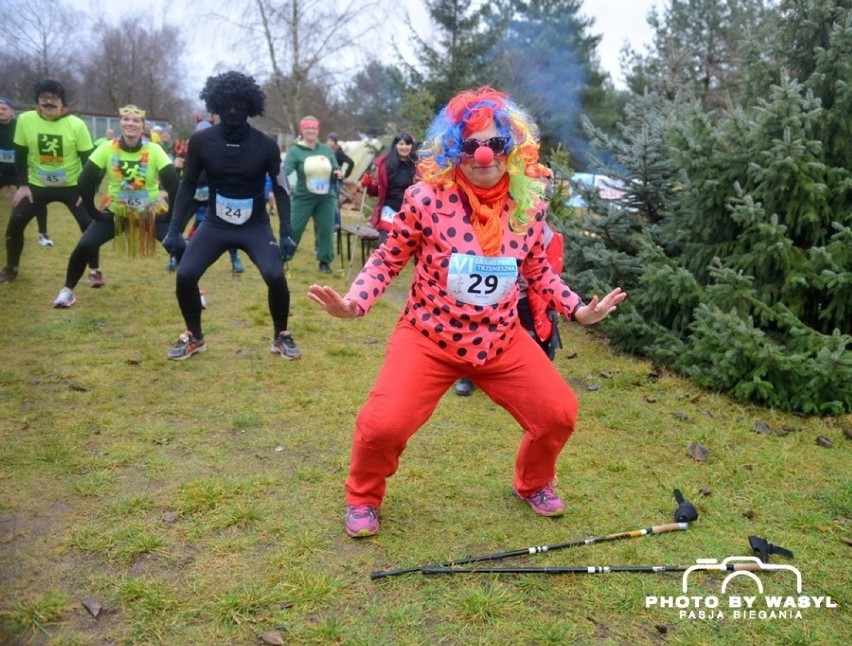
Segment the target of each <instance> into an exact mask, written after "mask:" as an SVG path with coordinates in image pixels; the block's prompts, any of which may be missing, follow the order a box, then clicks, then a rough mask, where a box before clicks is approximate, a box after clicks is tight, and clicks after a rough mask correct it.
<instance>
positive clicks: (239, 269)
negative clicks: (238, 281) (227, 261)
mask: <svg viewBox="0 0 852 646" xmlns="http://www.w3.org/2000/svg"><path fill="white" fill-rule="evenodd" d="M231 269H232V270H233V272H234V273H235V274H241V273H243V272H244V271H245V270H246V269H245V267H243V261H242V260H240V257H239V256H238V255H237V254H234V255H233V256H231Z"/></svg>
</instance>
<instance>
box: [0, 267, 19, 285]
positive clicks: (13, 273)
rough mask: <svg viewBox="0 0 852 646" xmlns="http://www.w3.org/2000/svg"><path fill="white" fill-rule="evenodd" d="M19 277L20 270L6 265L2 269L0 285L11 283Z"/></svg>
mask: <svg viewBox="0 0 852 646" xmlns="http://www.w3.org/2000/svg"><path fill="white" fill-rule="evenodd" d="M17 277H18V270H17V269H16V268H15V267H10V266H9V265H6V266H5V267H3V269H0V284H2V283H11V282H12V281H13V280H15V279H16V278H17Z"/></svg>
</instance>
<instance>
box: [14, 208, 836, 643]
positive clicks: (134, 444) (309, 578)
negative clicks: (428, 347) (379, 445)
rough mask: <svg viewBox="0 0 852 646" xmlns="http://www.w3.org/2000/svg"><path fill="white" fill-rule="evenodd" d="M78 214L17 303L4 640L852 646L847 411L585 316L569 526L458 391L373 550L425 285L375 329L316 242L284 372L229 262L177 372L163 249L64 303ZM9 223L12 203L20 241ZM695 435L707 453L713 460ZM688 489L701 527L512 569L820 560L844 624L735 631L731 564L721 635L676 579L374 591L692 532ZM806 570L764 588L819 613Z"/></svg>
mask: <svg viewBox="0 0 852 646" xmlns="http://www.w3.org/2000/svg"><path fill="white" fill-rule="evenodd" d="M63 209H64V207H52V208H51V210H50V218H49V225H50V232H51V235H52V236H53V238H54V240H55V242H56V246H55V247H53V248H47V249H45V248H41V247H39V246H38V245H37V244H36V227H35V223H32V224H31V225H30V227H29V228H28V229H27V244H26V248H25V250H24V255H23V260H22V269H21V273H20V277H19V278H18V280H17V281H15V282H14V283H11V284H7V285H0V347H2V362H0V492H2V493H0V589H2V591H3V593H2V595H0V613H2V614H0V643H3V644H19V643H20V644H24V643H32V644H61V645H63V646H65V645H75V644H79V645H83V644H86V645H88V644H102V645H106V644H167V645H184V644H205V645H209V644H260V643H287V644H364V645H368V644H369V645H374V644H379V645H381V644H386V645H396V644H402V645H408V644H411V645H415V644H417V645H419V644H447V645H463V644H495V645H504V644H512V645H515V644H524V645H539V644H553V645H561V644H742V645H746V644H845V643H847V640H848V637H849V635H850V634H852V629H850V628H852V627H851V626H850V614H849V604H850V600H852V599H850V592H849V591H850V586H849V555H850V546H849V543H850V539H852V509H851V508H850V507H852V505H850V500H852V496H850V472H852V469H850V467H852V460H850V444H852V440H850V439H849V435H850V433H852V430H850V429H852V419H850V418H849V417H848V416H847V417H845V418H840V419H816V418H802V417H795V416H789V415H782V414H779V413H776V412H773V411H767V410H764V409H760V408H756V407H752V406H741V405H738V404H735V403H732V402H731V401H729V400H728V399H726V398H724V397H720V396H718V395H716V394H713V393H710V392H706V391H702V390H700V389H698V388H696V387H694V386H693V385H691V384H690V383H689V382H687V381H684V380H682V379H680V378H678V377H676V376H672V375H669V374H664V373H662V374H661V373H659V372H658V371H656V370H654V369H653V368H652V366H650V365H649V364H648V363H646V362H644V361H640V360H637V359H634V358H631V357H626V356H616V355H614V354H613V353H612V351H611V350H610V348H609V347H608V346H607V344H606V342H605V340H604V339H601V338H599V337H598V336H597V335H596V334H595V333H594V331H592V330H586V329H584V328H582V327H581V326H577V325H573V324H571V325H568V324H566V325H564V326H563V328H562V336H563V340H564V342H565V345H566V347H565V348H564V349H563V350H562V351H561V352H560V353H559V354H558V356H557V359H556V363H557V365H558V367H559V369H560V371H561V372H562V373H563V375H564V376H565V378H566V379H568V380H569V381H570V382H571V383H572V385H573V386H574V388H575V390H576V392H577V394H578V397H579V400H580V419H579V426H578V430H577V432H576V433H575V435H574V436H573V438H572V439H571V441H570V442H569V444H568V446H567V448H566V450H565V451H564V453H563V454H562V456H561V458H560V462H559V488H560V491H561V493H562V494H563V495H564V497H565V499H566V502H567V504H568V506H569V510H568V513H567V514H566V515H565V516H564V517H562V518H560V519H547V518H540V517H536V516H534V515H533V514H532V513H531V512H530V510H529V509H527V508H526V507H525V506H524V505H522V504H521V503H519V502H518V501H517V500H515V499H513V498H512V496H511V495H510V486H511V479H512V465H513V459H514V453H515V450H516V448H517V446H518V442H519V431H518V428H517V427H516V425H515V424H514V422H513V421H512V420H511V418H510V417H509V416H508V415H507V414H506V413H505V412H504V411H502V410H501V409H499V408H498V407H497V406H495V405H494V404H493V403H491V402H490V401H489V400H488V399H487V397H485V396H484V395H483V394H482V393H481V392H476V393H475V394H474V395H473V396H472V397H470V398H466V399H465V398H459V397H456V396H455V395H454V394H452V392H450V393H448V395H447V396H446V397H445V398H444V399H443V400H442V402H441V404H440V405H439V407H438V409H437V411H436V413H435V415H434V416H433V418H432V419H431V420H430V422H429V423H428V424H427V425H426V426H425V427H424V428H423V429H422V430H421V431H420V432H419V433H418V434H417V435H416V436H415V437H414V439H413V440H412V442H411V443H410V445H409V448H408V450H407V451H406V453H405V454H404V456H403V460H402V464H401V468H400V471H399V473H398V474H397V475H396V476H395V477H394V478H393V479H392V480H391V481H390V486H389V491H388V496H387V498H386V500H385V504H384V506H383V508H382V521H383V529H382V531H381V533H380V534H379V535H378V536H377V537H375V538H372V539H367V540H362V541H354V540H352V539H350V538H348V537H347V536H346V535H345V534H344V533H343V529H342V509H343V480H344V478H345V475H346V472H347V467H348V460H349V445H350V441H351V434H352V427H353V422H354V418H355V415H356V413H357V411H358V409H359V407H360V405H361V404H362V402H363V401H364V399H365V398H366V396H367V393H368V391H369V388H370V386H371V384H372V382H373V379H374V378H375V375H376V373H377V371H378V368H379V366H380V363H381V361H382V358H383V354H384V343H385V340H386V338H387V336H388V334H389V332H390V331H391V329H392V327H393V325H394V323H395V321H396V318H397V316H398V313H399V310H400V307H401V304H402V302H403V301H404V298H405V294H406V291H407V280H406V277H407V276H408V275H409V273H408V272H407V273H406V275H405V276H404V277H403V279H401V280H400V281H398V282H397V283H396V284H395V285H394V286H393V287H392V289H391V290H390V291H389V292H388V294H387V295H386V296H385V298H384V299H383V300H382V301H380V302H379V303H378V304H377V306H376V307H375V308H374V309H373V311H371V312H370V313H369V315H368V316H367V317H366V318H364V319H359V320H357V321H340V320H337V319H333V318H331V317H329V316H327V315H326V314H325V313H324V312H322V311H321V310H320V309H319V308H318V307H316V306H315V305H313V304H312V303H311V302H309V301H308V299H307V297H306V295H305V294H306V290H307V287H308V285H310V284H311V283H312V282H315V281H318V280H320V279H321V275H320V274H318V273H317V271H316V262H315V261H314V259H313V258H312V254H311V253H310V250H311V247H312V240H310V239H306V240H304V241H303V244H302V248H301V249H300V250H299V252H298V254H297V257H296V259H295V260H294V262H293V263H291V267H290V273H291V275H290V285H291V290H292V293H293V303H292V316H291V320H290V329H291V330H292V332H293V334H294V337H295V338H296V340H297V342H298V344H299V346H300V348H301V350H302V351H303V353H304V358H303V359H302V360H301V361H298V362H285V361H282V360H281V359H280V358H278V357H277V356H275V355H272V354H271V353H270V352H269V344H270V341H271V334H272V330H271V323H270V320H269V315H268V312H267V306H266V294H265V289H264V287H263V284H262V281H261V280H260V277H259V275H258V274H257V271H256V270H255V269H254V267H253V266H251V265H250V263H247V271H246V273H245V274H244V275H243V276H242V277H239V278H234V277H232V276H231V274H230V267H229V263H228V261H227V257H225V258H223V259H221V260H220V261H219V262H218V263H217V264H216V265H214V266H213V267H212V268H211V269H210V270H209V272H208V273H207V275H206V276H205V278H204V279H203V281H202V286H203V287H204V289H205V290H206V293H207V298H208V301H209V303H210V308H209V309H208V310H207V312H206V313H205V316H204V321H205V333H206V338H207V342H208V346H209V350H208V351H207V353H206V354H202V355H198V356H195V357H193V358H191V359H190V360H189V361H185V362H168V361H167V360H166V359H165V352H166V349H167V348H168V347H169V346H170V345H171V344H172V343H173V342H174V341H175V339H176V336H177V335H178V334H179V333H180V332H181V331H182V330H183V326H182V322H181V317H180V315H179V311H178V307H177V303H176V301H175V297H174V275H173V274H170V273H168V272H167V271H166V270H165V269H164V266H165V263H166V255H165V253H164V252H160V253H159V255H158V256H157V257H156V258H154V259H126V258H119V257H116V256H115V255H114V253H113V251H112V250H111V248H110V247H109V246H107V247H105V248H104V250H103V252H102V258H103V259H102V263H101V264H102V268H103V270H104V274H105V276H106V279H107V281H108V284H107V286H106V287H105V288H103V289H101V290H93V289H89V288H88V287H87V286H86V284H85V281H84V283H81V285H80V286H79V287H78V289H77V304H76V305H75V306H74V307H73V308H71V309H69V310H53V309H51V307H50V305H51V302H52V300H53V298H54V297H55V296H56V294H57V292H58V291H59V288H60V287H61V286H62V281H63V277H64V271H65V265H66V261H67V258H68V254H69V253H70V251H71V249H72V248H73V245H74V244H75V242H76V239H77V237H78V232H77V230H76V228H75V226H74V224H73V220H72V218H71V217H70V215H68V214H67V212H65V211H64V210H63ZM8 212H9V201H8V199H5V198H0V213H2V214H3V216H2V217H0V223H2V226H3V227H4V228H5V223H6V219H7V218H8ZM356 263H357V260H356ZM334 267H335V270H336V273H335V274H334V275H333V276H331V277H329V278H328V279H327V282H329V284H332V285H334V286H336V287H337V288H339V290H341V291H343V290H344V289H345V287H346V284H347V282H346V276H345V271H344V269H345V267H344V266H343V265H341V263H340V262H339V260H338V261H336V262H335V265H334ZM356 271H357V267H356ZM323 278H324V277H323ZM761 423H762V424H764V425H765V426H766V428H764V427H762V426H760V424H761ZM756 428H759V429H763V430H767V428H768V429H771V430H772V431H775V432H776V433H777V434H770V433H766V432H756V430H755V429H756ZM820 437H821V438H824V440H819V443H818V438H820ZM826 440H827V441H828V442H826ZM690 442H698V443H701V444H703V445H704V446H705V447H706V448H707V449H708V451H709V455H708V457H707V458H706V459H705V460H703V461H696V460H695V459H693V458H692V457H691V456H690V455H689V454H688V452H687V446H688V444H689V443H690ZM829 442H830V444H831V445H832V446H831V447H830V448H829V447H827V446H823V445H821V444H827V443H829ZM676 487H677V488H680V489H681V490H682V491H683V493H684V495H685V496H686V497H687V498H688V499H689V500H691V501H692V502H693V503H694V504H695V505H696V506H697V508H698V511H699V513H700V519H699V520H698V521H697V522H696V523H694V524H693V526H692V527H691V528H690V529H689V530H688V531H685V532H676V533H669V534H664V535H660V536H652V537H645V538H636V539H632V540H623V541H617V542H610V543H605V544H600V545H590V546H584V547H578V548H575V549H567V550H560V551H555V552H551V553H549V554H540V555H534V556H528V557H525V558H518V559H514V560H512V561H511V564H512V565H569V564H571V565H663V564H665V565H690V564H693V563H695V560H696V559H697V558H717V559H722V558H725V557H728V556H748V555H749V554H750V550H749V543H748V536H749V535H758V536H762V537H765V538H767V539H768V540H770V541H771V542H772V543H775V544H778V545H781V546H783V547H786V548H788V549H791V550H792V551H793V552H794V553H795V559H793V560H792V561H790V560H787V559H784V558H780V557H773V562H774V563H791V564H794V565H795V566H797V567H798V568H799V570H800V571H801V574H802V578H803V593H802V594H803V595H804V596H807V597H812V596H821V597H826V596H828V597H830V598H831V600H832V602H833V604H836V605H837V606H838V607H836V608H828V609H826V608H818V609H817V608H805V609H802V610H800V611H799V612H800V616H798V617H796V616H793V615H794V613H793V612H792V611H789V615H790V616H788V617H786V618H784V617H779V616H776V617H775V618H760V617H759V616H757V617H755V618H735V617H734V614H733V610H729V608H728V604H729V603H730V599H731V598H733V597H734V596H755V595H757V593H756V591H755V590H756V584H755V582H754V581H750V580H746V579H745V577H739V578H738V579H737V580H735V581H734V582H733V583H732V586H731V587H730V588H729V589H728V591H727V594H722V593H721V591H720V585H721V583H722V580H723V578H724V575H722V574H721V573H713V572H699V573H695V574H693V575H692V576H691V579H690V580H689V585H690V588H689V593H688V594H689V596H693V597H696V598H700V599H701V600H706V599H707V598H709V597H716V598H718V599H720V600H721V601H720V603H721V606H720V608H719V609H717V611H718V610H720V609H721V610H724V611H725V612H724V617H723V618H718V617H716V618H713V619H707V618H705V619H701V618H694V619H690V618H688V617H681V615H680V610H679V609H678V608H659V607H651V608H646V607H645V606H646V597H649V596H666V597H678V596H683V593H682V591H681V585H682V576H681V575H680V574H679V573H663V574H629V573H624V574H620V573H619V574H615V573H611V574H602V575H599V576H591V575H564V576H556V575H552V576H551V575H545V574H535V575H511V576H505V575H476V574H474V575H455V576H452V577H450V576H444V577H441V576H434V577H425V576H422V575H420V574H409V575H406V576H401V577H396V578H393V579H387V580H383V581H375V582H374V581H371V580H370V578H369V574H370V573H371V572H372V571H374V570H380V569H388V568H393V567H398V566H415V565H418V564H428V563H437V562H442V561H447V560H451V559H456V558H461V557H465V556H473V555H478V554H487V553H491V552H498V551H504V550H512V549H518V548H523V547H525V546H530V545H542V544H552V543H559V542H565V541H569V540H572V539H577V538H583V537H587V536H597V535H603V534H610V533H613V532H619V531H626V530H632V529H637V528H644V527H648V526H651V525H658V524H664V523H668V522H671V519H672V513H673V511H674V508H675V501H674V499H673V497H672V490H673V489H674V488H676ZM501 564H507V565H508V564H510V563H495V565H501ZM788 574H789V573H784V572H779V573H774V574H769V573H764V574H762V575H761V576H760V581H761V582H762V584H763V585H764V586H765V592H766V593H767V594H770V595H782V596H787V595H795V596H798V595H796V593H795V588H794V587H793V585H792V583H791V579H790V578H788ZM756 603H757V605H755V608H756V609H759V608H764V607H765V606H762V605H760V604H761V603H762V601H761V599H760V598H758V600H757V602H756ZM86 606H88V607H89V610H87V608H86ZM701 609H702V610H705V611H706V609H705V608H704V607H703V606H702V607H701ZM94 614H97V618H96V617H95V616H93V615H94ZM713 614H714V615H715V613H713ZM261 635H264V636H265V639H266V642H263V641H262V639H261ZM844 635H845V637H844ZM279 638H280V641H279Z"/></svg>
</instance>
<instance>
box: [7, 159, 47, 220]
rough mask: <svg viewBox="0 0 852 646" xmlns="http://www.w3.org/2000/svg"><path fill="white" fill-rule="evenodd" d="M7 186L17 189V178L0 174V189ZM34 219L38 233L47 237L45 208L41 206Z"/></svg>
mask: <svg viewBox="0 0 852 646" xmlns="http://www.w3.org/2000/svg"><path fill="white" fill-rule="evenodd" d="M7 186H14V187H15V188H18V176H17V175H15V174H14V173H12V174H6V173H2V172H0V188H6V187H7ZM35 218H36V222H38V232H39V233H43V234H44V235H47V206H42V207H41V208H40V209H39V210H38V211H36V215H35Z"/></svg>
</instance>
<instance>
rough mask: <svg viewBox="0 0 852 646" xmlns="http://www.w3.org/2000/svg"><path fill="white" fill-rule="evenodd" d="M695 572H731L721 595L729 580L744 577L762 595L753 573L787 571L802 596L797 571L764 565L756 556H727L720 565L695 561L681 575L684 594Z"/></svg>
mask: <svg viewBox="0 0 852 646" xmlns="http://www.w3.org/2000/svg"><path fill="white" fill-rule="evenodd" d="M696 570H717V571H719V572H731V573H730V574H729V575H728V576H726V577H725V580H724V581H722V594H724V593H725V592H727V589H728V583H730V582H731V580H733V579H735V578H737V577H741V576H745V577H748V578H750V579H752V580H753V581H754V583H755V585H756V586H757V591H758V593H760V594H763V581H761V580H760V577H759V576H757V575H756V574H755V572H773V571H777V570H787V571H788V572H792V573H793V575H794V576H795V577H796V593H797V594H802V573H801V572H799V569H798V568H796V567H793V566H792V565H787V564H786V563H782V564H775V563H764V562H763V561H761V560H760V559H759V558H757V557H756V556H729V557H728V558H726V559H725V560H724V561H722V562H721V563H720V562H719V561H717V560H716V559H696V561H695V565H692V566H690V567H689V568H687V569H686V571H685V572H684V573H683V586H682V590H683V593H684V594H686V593H687V591H688V590H689V575H690V574H692V573H693V572H695V571H696Z"/></svg>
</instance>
